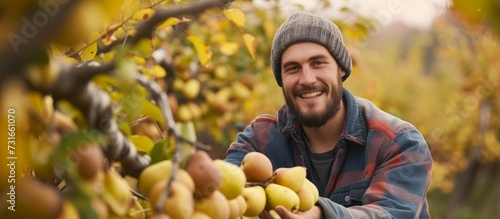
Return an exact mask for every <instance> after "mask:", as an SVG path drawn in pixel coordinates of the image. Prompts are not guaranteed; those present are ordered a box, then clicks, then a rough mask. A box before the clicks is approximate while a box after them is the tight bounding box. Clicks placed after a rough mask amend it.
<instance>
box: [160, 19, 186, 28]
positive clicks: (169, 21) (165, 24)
mask: <svg viewBox="0 0 500 219" xmlns="http://www.w3.org/2000/svg"><path fill="white" fill-rule="evenodd" d="M179 22H180V20H179V18H175V17H169V18H168V19H167V20H165V21H163V23H161V24H160V25H158V27H156V29H163V28H165V27H169V26H173V25H176V24H179Z"/></svg>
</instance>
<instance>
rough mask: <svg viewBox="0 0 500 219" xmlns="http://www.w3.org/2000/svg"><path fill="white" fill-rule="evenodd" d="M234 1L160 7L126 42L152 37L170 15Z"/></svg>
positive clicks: (194, 11)
mask: <svg viewBox="0 0 500 219" xmlns="http://www.w3.org/2000/svg"><path fill="white" fill-rule="evenodd" d="M233 1H234V0H210V1H198V2H196V3H194V4H193V5H190V6H185V7H175V8H169V9H166V8H158V9H156V10H155V14H154V15H153V16H152V17H151V18H150V19H149V20H146V21H143V22H141V23H139V24H138V26H137V33H136V34H135V35H134V36H133V37H128V38H127V39H126V40H127V41H126V42H125V43H128V44H134V43H136V42H137V41H139V40H140V39H142V38H151V37H152V32H153V30H154V29H155V28H156V26H158V25H159V24H161V22H163V21H165V20H166V19H168V18H170V17H179V16H183V15H188V14H199V13H202V12H203V11H205V10H207V9H210V8H214V7H224V6H227V5H228V4H229V3H231V2H233ZM124 41H125V38H123V39H119V40H117V41H114V42H113V43H111V44H110V45H108V46H104V47H99V48H98V49H97V54H99V53H105V52H108V51H110V50H111V49H112V48H114V47H116V46H120V45H122V44H123V43H124Z"/></svg>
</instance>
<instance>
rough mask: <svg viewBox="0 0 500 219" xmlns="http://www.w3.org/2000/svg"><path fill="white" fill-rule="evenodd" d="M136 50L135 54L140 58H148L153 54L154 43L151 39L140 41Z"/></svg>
mask: <svg viewBox="0 0 500 219" xmlns="http://www.w3.org/2000/svg"><path fill="white" fill-rule="evenodd" d="M134 48H135V51H134V53H135V54H136V55H137V56H139V57H143V58H147V57H150V56H151V54H152V53H153V43H152V42H151V39H149V38H142V39H140V40H139V41H138V42H137V43H136V45H135V47H134Z"/></svg>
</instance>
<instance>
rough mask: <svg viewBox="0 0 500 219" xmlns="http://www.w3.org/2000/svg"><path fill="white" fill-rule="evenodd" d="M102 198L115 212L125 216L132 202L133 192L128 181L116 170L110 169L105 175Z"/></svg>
mask: <svg viewBox="0 0 500 219" xmlns="http://www.w3.org/2000/svg"><path fill="white" fill-rule="evenodd" d="M103 184H104V188H103V191H104V192H103V195H102V198H103V200H104V202H106V204H108V206H109V208H110V209H111V211H112V212H113V213H115V214H116V215H118V216H124V215H125V214H126V213H127V212H128V209H129V208H130V205H131V203H132V192H130V187H129V186H128V183H127V181H125V179H123V178H122V177H121V176H120V175H119V174H118V173H117V172H115V171H114V170H108V171H106V172H105V175H104V182H103Z"/></svg>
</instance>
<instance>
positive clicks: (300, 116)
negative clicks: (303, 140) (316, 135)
mask: <svg viewBox="0 0 500 219" xmlns="http://www.w3.org/2000/svg"><path fill="white" fill-rule="evenodd" d="M337 81H338V83H337V86H336V87H333V88H332V90H331V93H330V95H331V97H332V98H331V99H329V100H328V102H327V103H326V106H325V109H322V110H321V111H319V112H309V113H308V112H306V113H302V112H301V111H300V109H299V106H298V105H296V104H295V103H294V102H293V100H292V99H291V98H293V97H289V96H288V95H286V94H285V92H284V90H283V94H284V96H285V101H286V104H287V105H288V109H289V110H290V112H291V113H292V114H293V115H295V116H296V121H297V122H298V123H299V124H301V125H303V126H305V127H310V128H319V127H321V126H323V125H324V124H326V122H328V120H330V119H331V118H333V117H334V116H335V115H337V112H338V111H339V110H340V102H341V99H342V95H343V90H342V79H341V78H340V77H339V78H338V80H337ZM317 88H318V87H303V90H314V89H317ZM320 88H323V87H320Z"/></svg>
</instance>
